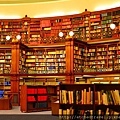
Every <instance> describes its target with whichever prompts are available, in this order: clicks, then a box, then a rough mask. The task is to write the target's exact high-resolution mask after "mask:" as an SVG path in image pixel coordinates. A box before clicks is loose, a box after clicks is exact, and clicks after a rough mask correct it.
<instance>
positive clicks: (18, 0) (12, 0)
mask: <svg viewBox="0 0 120 120" xmlns="http://www.w3.org/2000/svg"><path fill="white" fill-rule="evenodd" d="M52 1H60V0H0V4H22V3H36V2H52Z"/></svg>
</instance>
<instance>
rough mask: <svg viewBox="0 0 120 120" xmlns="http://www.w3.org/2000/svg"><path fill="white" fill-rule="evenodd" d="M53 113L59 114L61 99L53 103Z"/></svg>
mask: <svg viewBox="0 0 120 120" xmlns="http://www.w3.org/2000/svg"><path fill="white" fill-rule="evenodd" d="M51 109H52V115H59V101H56V102H53V103H51Z"/></svg>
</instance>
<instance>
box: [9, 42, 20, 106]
mask: <svg viewBox="0 0 120 120" xmlns="http://www.w3.org/2000/svg"><path fill="white" fill-rule="evenodd" d="M19 59H20V43H18V42H13V43H12V60H11V66H12V67H11V74H12V76H11V94H12V96H13V97H12V104H13V105H19V76H18V75H19Z"/></svg>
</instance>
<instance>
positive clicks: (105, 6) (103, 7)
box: [95, 2, 120, 11]
mask: <svg viewBox="0 0 120 120" xmlns="http://www.w3.org/2000/svg"><path fill="white" fill-rule="evenodd" d="M119 6H120V2H116V3H114V4H111V3H110V4H109V2H108V3H107V4H106V5H105V4H104V3H103V4H102V5H101V6H97V7H96V8H95V11H98V10H106V9H110V8H115V7H119Z"/></svg>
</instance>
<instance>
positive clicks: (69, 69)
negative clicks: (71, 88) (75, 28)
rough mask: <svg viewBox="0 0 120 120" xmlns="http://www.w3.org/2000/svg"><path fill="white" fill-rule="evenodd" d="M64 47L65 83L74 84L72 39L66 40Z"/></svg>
mask: <svg viewBox="0 0 120 120" xmlns="http://www.w3.org/2000/svg"><path fill="white" fill-rule="evenodd" d="M65 46H66V73H67V76H66V82H67V83H73V82H74V64H73V62H74V39H72V38H67V39H66V42H65Z"/></svg>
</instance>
